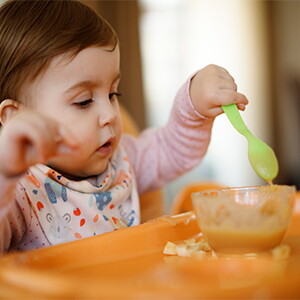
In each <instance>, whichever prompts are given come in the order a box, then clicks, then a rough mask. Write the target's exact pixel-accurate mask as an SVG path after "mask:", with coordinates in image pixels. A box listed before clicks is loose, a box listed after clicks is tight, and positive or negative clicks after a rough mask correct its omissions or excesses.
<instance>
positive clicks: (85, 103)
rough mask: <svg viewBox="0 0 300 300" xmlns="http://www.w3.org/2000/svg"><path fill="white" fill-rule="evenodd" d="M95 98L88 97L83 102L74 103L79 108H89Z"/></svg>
mask: <svg viewBox="0 0 300 300" xmlns="http://www.w3.org/2000/svg"><path fill="white" fill-rule="evenodd" d="M93 101H94V100H92V99H88V100H85V101H82V102H77V103H74V104H75V105H76V106H77V107H78V108H87V107H88V106H89V105H90V104H91V103H92V102H93Z"/></svg>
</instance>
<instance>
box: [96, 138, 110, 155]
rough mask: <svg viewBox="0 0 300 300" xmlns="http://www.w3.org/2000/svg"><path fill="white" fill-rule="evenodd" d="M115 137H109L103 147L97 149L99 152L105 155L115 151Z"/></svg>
mask: <svg viewBox="0 0 300 300" xmlns="http://www.w3.org/2000/svg"><path fill="white" fill-rule="evenodd" d="M112 142H113V139H109V140H108V141H107V142H105V143H104V144H103V145H102V146H101V147H99V148H98V149H97V153H100V154H101V155H103V156H106V155H109V154H111V152H112V151H113V147H112V144H113V143H112Z"/></svg>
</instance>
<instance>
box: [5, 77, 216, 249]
mask: <svg viewBox="0 0 300 300" xmlns="http://www.w3.org/2000/svg"><path fill="white" fill-rule="evenodd" d="M190 80H191V79H189V80H188V81H187V82H186V83H185V84H184V85H183V86H182V88H181V89H180V90H179V92H178V93H177V96H176V98H175V102H174V105H173V108H172V111H171V114H170V118H169V121H168V122H167V124H166V126H164V127H162V128H158V129H153V128H152V129H147V130H145V131H143V132H142V133H141V135H140V136H139V137H137V138H136V137H133V136H131V135H128V134H124V135H123V137H122V139H121V143H120V148H119V149H118V151H117V153H116V155H114V157H113V159H112V161H111V163H110V165H109V167H108V170H107V171H106V172H104V173H103V174H99V176H98V177H97V179H93V180H89V181H88V180H83V181H81V182H77V181H76V182H75V181H70V180H68V179H67V178H64V177H62V176H61V175H60V174H59V173H57V172H56V171H54V170H52V169H50V168H49V167H47V166H45V165H37V166H34V167H31V168H30V169H29V170H28V172H27V175H26V176H24V177H23V178H22V179H21V180H20V181H19V182H18V184H17V187H16V188H15V189H14V191H13V193H14V195H15V196H14V198H15V201H10V202H9V203H8V204H6V205H3V206H2V208H1V209H0V251H1V252H6V251H10V250H14V249H19V250H27V249H34V248H41V247H46V246H50V245H54V244H58V243H62V242H68V241H72V240H76V239H80V238H84V237H89V236H93V235H96V234H101V233H104V232H109V231H112V230H115V229H118V228H120V227H129V226H133V225H137V224H139V219H140V218H139V215H140V212H139V203H138V194H142V193H144V192H147V191H151V190H154V189H157V188H160V187H162V186H164V185H165V184H167V183H168V182H170V181H172V180H174V179H175V178H177V177H178V176H180V175H182V174H183V173H185V172H187V171H188V170H190V169H191V168H193V167H195V166H197V165H198V164H199V163H200V161H201V159H202V158H203V156H204V155H205V153H206V151H207V148H208V145H209V141H210V136H211V128H212V124H213V119H210V118H204V117H202V116H201V115H199V114H198V113H197V111H196V110H195V109H194V107H193V105H192V102H191V99H190V96H189V86H190Z"/></svg>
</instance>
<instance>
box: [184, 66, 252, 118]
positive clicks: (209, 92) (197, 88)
mask: <svg viewBox="0 0 300 300" xmlns="http://www.w3.org/2000/svg"><path fill="white" fill-rule="evenodd" d="M190 95H191V100H192V103H193V105H194V107H195V109H196V110H197V111H198V113H199V114H201V115H203V116H205V117H211V118H214V117H216V116H218V115H220V114H221V113H223V109H222V107H221V106H222V105H228V104H232V103H235V104H237V106H238V108H239V109H240V110H245V105H246V104H248V100H247V98H246V96H245V95H243V94H241V93H238V92H237V85H236V84H235V82H234V79H233V78H232V76H231V75H230V74H229V73H228V71H227V70H225V69H224V68H221V67H219V66H216V65H208V66H207V67H205V68H204V69H202V70H200V71H199V72H198V73H197V74H196V75H195V76H194V77H193V78H192V81H191V86H190Z"/></svg>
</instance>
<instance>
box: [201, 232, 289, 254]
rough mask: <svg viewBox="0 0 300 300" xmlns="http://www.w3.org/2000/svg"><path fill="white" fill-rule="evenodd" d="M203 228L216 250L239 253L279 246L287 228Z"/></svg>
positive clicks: (207, 238)
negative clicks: (268, 229) (267, 229)
mask: <svg viewBox="0 0 300 300" xmlns="http://www.w3.org/2000/svg"><path fill="white" fill-rule="evenodd" d="M202 230H203V234H204V236H205V238H206V240H207V241H208V243H209V244H210V246H211V247H212V248H213V249H214V250H215V251H216V252H221V253H231V254H236V253H237V254H238V253H250V252H260V251H265V250H269V249H271V248H274V247H275V246H278V244H279V243H280V241H281V239H282V238H283V236H284V233H285V230H286V229H285V228H283V229H282V228H281V229H278V230H272V231H263V230H259V229H258V230H257V231H255V230H251V231H250V230H237V229H234V230H231V229H227V228H226V229H225V228H224V229H223V228H216V229H211V228H206V229H205V230H204V228H202Z"/></svg>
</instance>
